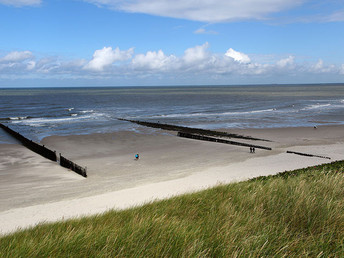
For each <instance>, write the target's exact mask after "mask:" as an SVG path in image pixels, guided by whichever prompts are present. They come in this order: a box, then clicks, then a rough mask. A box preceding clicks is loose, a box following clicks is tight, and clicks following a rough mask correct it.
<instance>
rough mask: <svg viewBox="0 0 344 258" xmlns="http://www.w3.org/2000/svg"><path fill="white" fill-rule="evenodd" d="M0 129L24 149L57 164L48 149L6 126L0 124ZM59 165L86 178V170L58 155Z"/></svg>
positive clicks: (53, 153) (52, 152)
mask: <svg viewBox="0 0 344 258" xmlns="http://www.w3.org/2000/svg"><path fill="white" fill-rule="evenodd" d="M0 127H1V128H2V129H3V130H4V131H5V132H7V133H8V134H9V135H11V136H12V137H13V138H15V139H17V140H18V141H19V142H20V143H21V144H22V145H23V146H25V147H26V148H28V149H29V150H31V151H33V152H35V153H37V154H39V155H41V156H42V157H44V158H46V159H49V160H51V161H54V162H57V161H58V160H57V156H56V151H52V150H50V149H48V148H47V147H45V146H44V145H39V144H38V143H35V142H33V141H32V140H29V139H28V138H26V137H24V136H23V135H21V134H20V133H18V132H16V131H13V130H12V129H11V128H9V127H8V126H6V125H4V124H2V123H0ZM59 165H60V166H61V167H65V168H67V169H70V170H72V171H74V172H75V173H77V174H79V175H81V176H83V177H87V173H86V172H87V168H83V167H81V166H79V165H77V164H76V163H74V162H73V161H70V160H68V159H66V158H64V157H63V156H61V153H60V162H59Z"/></svg>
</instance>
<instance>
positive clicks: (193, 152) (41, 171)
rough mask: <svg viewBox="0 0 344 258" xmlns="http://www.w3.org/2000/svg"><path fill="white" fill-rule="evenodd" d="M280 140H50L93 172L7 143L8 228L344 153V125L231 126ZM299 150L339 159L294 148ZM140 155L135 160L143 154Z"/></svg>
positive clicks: (1, 186) (132, 135)
mask: <svg viewBox="0 0 344 258" xmlns="http://www.w3.org/2000/svg"><path fill="white" fill-rule="evenodd" d="M230 132H231V133H238V134H244V135H249V136H252V137H258V138H264V139H268V140H271V141H272V142H263V141H253V142H252V141H245V140H240V141H242V142H251V143H254V144H260V145H264V146H267V147H271V148H273V150H272V151H267V150H257V149H256V153H255V154H251V153H250V151H249V148H247V147H242V146H233V145H227V144H221V143H213V142H204V141H198V140H192V139H185V138H180V137H177V136H176V133H175V132H167V131H163V130H148V129H146V128H142V129H141V130H140V131H138V132H117V133H110V134H92V135H77V136H51V137H47V138H45V139H44V140H43V141H42V144H45V145H46V146H47V147H48V148H50V149H52V150H56V151H57V153H59V152H61V153H62V154H63V155H64V156H65V157H67V158H69V159H71V160H72V161H74V162H76V163H77V164H79V165H81V166H87V174H88V178H87V179H84V178H83V177H81V176H79V175H77V174H76V173H74V172H72V171H69V170H67V169H65V168H62V167H60V166H59V165H58V164H56V163H54V162H51V161H48V160H46V159H44V158H43V157H41V156H39V155H37V154H35V153H33V152H31V151H30V150H28V149H26V148H25V147H23V146H21V145H18V144H0V193H1V194H0V204H1V205H0V231H1V232H2V233H3V234H4V233H8V232H11V231H13V230H15V229H16V228H18V227H27V226H33V225H35V224H37V223H38V222H42V221H56V220H60V219H62V218H64V219H67V218H71V217H75V216H81V215H88V214H96V213H99V212H103V211H106V210H108V209H111V208H116V209H123V208H127V207H130V206H133V205H140V204H142V203H145V202H148V201H151V200H154V199H161V198H166V197H169V196H173V195H176V194H181V193H185V192H190V191H196V190H200V189H204V188H207V187H211V186H214V185H216V184H219V183H229V182H233V181H238V180H244V179H247V178H252V177H256V176H260V175H269V174H274V173H278V172H281V171H285V170H290V169H296V168H302V167H307V166H313V165H317V164H322V163H328V162H331V161H334V160H341V159H344V126H320V127H318V129H313V128H281V129H248V130H230ZM287 150H290V151H298V152H305V153H309V154H314V155H319V156H327V157H331V160H327V159H321V158H315V157H305V156H298V155H294V154H287V153H286V151H287ZM136 153H139V154H140V159H139V160H138V161H136V160H135V154H136Z"/></svg>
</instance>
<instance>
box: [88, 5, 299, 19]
mask: <svg viewBox="0 0 344 258" xmlns="http://www.w3.org/2000/svg"><path fill="white" fill-rule="evenodd" d="M85 1H87V2H90V3H94V4H97V5H100V6H108V7H110V8H113V9H116V10H122V11H126V12H133V13H145V14H151V15H157V16H165V17H173V18H181V19H188V20H194V21H203V22H226V21H232V20H243V19H264V18H266V17H267V16H268V15H269V14H273V13H276V12H280V11H283V10H287V9H289V8H293V7H295V6H298V5H300V4H302V3H303V2H305V0H293V1H290V0H242V1H238V0H213V1H209V0H198V1H194V0H130V1H127V0H85Z"/></svg>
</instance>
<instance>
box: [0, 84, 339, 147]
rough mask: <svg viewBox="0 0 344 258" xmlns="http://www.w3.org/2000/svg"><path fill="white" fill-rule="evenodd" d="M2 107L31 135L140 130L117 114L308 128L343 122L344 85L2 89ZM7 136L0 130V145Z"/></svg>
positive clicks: (8, 119) (5, 116)
mask: <svg viewBox="0 0 344 258" xmlns="http://www.w3.org/2000/svg"><path fill="white" fill-rule="evenodd" d="M0 110H1V112H0V122H1V123H3V124H5V125H7V126H9V127H10V128H12V129H13V130H16V131H18V132H20V133H21V134H23V135H24V136H26V137H27V138H29V139H32V140H35V141H40V140H42V139H43V138H44V137H47V136H51V135H79V134H92V133H109V132H116V131H138V130H139V127H140V126H139V125H137V124H134V123H130V122H126V121H121V120H118V118H124V119H132V120H140V121H150V122H159V123H167V124H175V125H182V126H189V127H196V128H204V129H214V130H216V129H233V128H279V127H304V126H312V127H313V126H315V125H332V124H344V84H319V85H302V84H300V85H296V84H294V85H245V86H178V87H177V86H175V87H172V86H171V87H91V88H90V87H87V88H86V87H85V88H73V87H62V88H49V87H47V88H0ZM152 130H153V129H152ZM154 130H156V129H154ZM12 141H13V140H11V139H10V137H8V136H7V135H6V133H5V132H3V130H0V143H11V142H12Z"/></svg>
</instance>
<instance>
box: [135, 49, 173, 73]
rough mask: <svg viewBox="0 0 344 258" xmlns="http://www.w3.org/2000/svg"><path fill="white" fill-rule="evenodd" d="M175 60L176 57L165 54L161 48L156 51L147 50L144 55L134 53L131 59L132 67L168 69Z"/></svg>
mask: <svg viewBox="0 0 344 258" xmlns="http://www.w3.org/2000/svg"><path fill="white" fill-rule="evenodd" d="M176 60H177V57H175V56H174V55H170V56H166V55H165V54H164V52H163V51H162V50H159V51H158V52H155V51H148V52H147V53H146V54H145V55H144V54H138V55H136V56H135V57H134V58H133V60H132V64H133V66H134V68H144V69H146V68H147V69H152V70H166V69H169V68H170V67H171V65H172V64H173V62H174V61H176Z"/></svg>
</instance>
